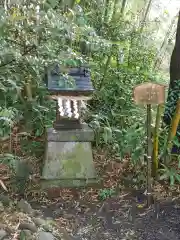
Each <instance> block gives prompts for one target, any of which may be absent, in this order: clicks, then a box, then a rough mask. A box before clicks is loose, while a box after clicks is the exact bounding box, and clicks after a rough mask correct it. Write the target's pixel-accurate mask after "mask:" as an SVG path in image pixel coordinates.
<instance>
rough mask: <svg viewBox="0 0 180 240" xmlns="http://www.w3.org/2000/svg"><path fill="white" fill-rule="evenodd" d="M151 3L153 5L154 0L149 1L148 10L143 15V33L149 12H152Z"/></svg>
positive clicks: (141, 29)
mask: <svg viewBox="0 0 180 240" xmlns="http://www.w3.org/2000/svg"><path fill="white" fill-rule="evenodd" d="M151 5H152V0H149V2H148V4H147V8H146V10H145V14H144V17H143V19H142V24H141V28H140V32H141V33H142V32H143V29H144V26H145V24H146V20H147V18H148V15H149V12H150V9H151Z"/></svg>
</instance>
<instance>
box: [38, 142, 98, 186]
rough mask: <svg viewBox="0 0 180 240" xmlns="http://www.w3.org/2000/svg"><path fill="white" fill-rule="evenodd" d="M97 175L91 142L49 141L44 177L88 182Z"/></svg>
mask: <svg viewBox="0 0 180 240" xmlns="http://www.w3.org/2000/svg"><path fill="white" fill-rule="evenodd" d="M95 176H96V174H95V168H94V164H93V157H92V149H91V144H90V143H89V142H48V146H47V152H46V159H45V163H44V168H43V173H42V179H44V180H53V181H56V180H57V181H59V180H64V181H65V180H67V181H68V180H71V181H72V180H73V181H81V180H83V181H85V182H86V180H87V181H88V180H89V179H95ZM57 186H58V184H57ZM64 186H66V182H65V185H64ZM71 186H79V184H78V183H77V185H76V182H75V185H74V184H73V185H71Z"/></svg>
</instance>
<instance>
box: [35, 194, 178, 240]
mask: <svg viewBox="0 0 180 240" xmlns="http://www.w3.org/2000/svg"><path fill="white" fill-rule="evenodd" d="M31 204H32V206H33V207H34V208H36V209H37V208H38V205H37V204H36V203H31ZM41 210H42V211H43V213H44V216H45V217H51V218H54V219H56V221H57V222H59V224H60V225H61V226H64V227H66V229H67V230H68V232H69V233H71V235H72V239H79V240H82V239H88V240H96V239H97V240H101V239H102V240H118V239H122V240H123V239H127V240H128V239H138V240H167V239H171V240H172V239H173V240H178V239H180V228H179V226H180V204H179V203H178V202H172V201H171V202H168V203H167V202H166V203H158V204H157V203H156V204H153V206H152V207H151V208H149V209H147V208H146V209H140V208H137V204H136V203H135V201H134V199H132V198H128V197H127V194H124V195H121V196H119V197H114V198H110V199H107V200H106V201H104V202H98V201H97V202H92V203H88V202H86V201H83V200H82V201H81V200H79V201H77V200H73V201H72V200H71V201H61V200H57V201H56V202H55V203H53V204H50V205H49V206H48V207H47V206H44V207H43V206H41Z"/></svg>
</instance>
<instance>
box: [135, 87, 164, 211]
mask: <svg viewBox="0 0 180 240" xmlns="http://www.w3.org/2000/svg"><path fill="white" fill-rule="evenodd" d="M165 87H166V86H165V85H162V84H155V83H143V84H140V85H137V86H136V87H135V88H134V91H133V98H134V101H135V103H136V104H138V105H146V106H147V123H146V128H147V150H146V154H145V159H146V161H147V196H148V203H147V204H148V207H149V206H150V205H151V199H152V189H151V188H152V182H151V177H152V176H151V168H152V141H151V121H152V116H151V106H152V105H159V104H162V103H164V102H165Z"/></svg>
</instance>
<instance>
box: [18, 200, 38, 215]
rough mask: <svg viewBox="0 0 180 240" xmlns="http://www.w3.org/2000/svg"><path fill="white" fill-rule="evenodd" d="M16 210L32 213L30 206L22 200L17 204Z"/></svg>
mask: <svg viewBox="0 0 180 240" xmlns="http://www.w3.org/2000/svg"><path fill="white" fill-rule="evenodd" d="M18 208H19V209H20V210H21V211H22V212H24V213H28V214H32V213H33V212H34V210H33V209H32V207H31V205H30V204H29V203H28V202H27V201H25V200H24V199H21V200H20V201H19V202H18Z"/></svg>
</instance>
